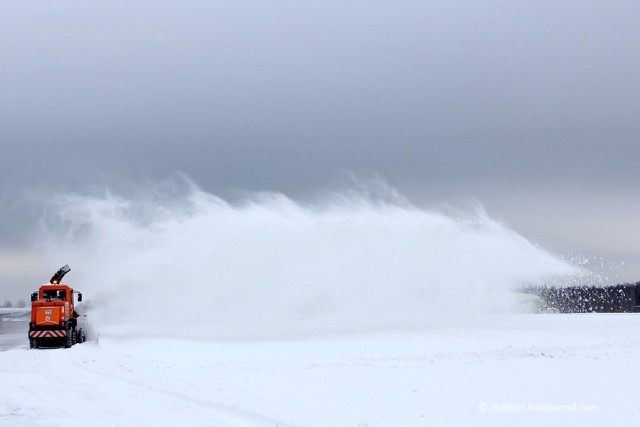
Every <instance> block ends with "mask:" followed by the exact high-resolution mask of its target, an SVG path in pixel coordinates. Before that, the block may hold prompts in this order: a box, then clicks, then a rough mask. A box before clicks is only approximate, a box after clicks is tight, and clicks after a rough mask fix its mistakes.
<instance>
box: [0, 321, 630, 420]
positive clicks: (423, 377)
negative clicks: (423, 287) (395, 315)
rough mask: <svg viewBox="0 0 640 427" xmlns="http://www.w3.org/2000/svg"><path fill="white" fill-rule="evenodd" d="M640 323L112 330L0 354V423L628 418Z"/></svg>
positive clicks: (525, 322) (590, 322)
mask: <svg viewBox="0 0 640 427" xmlns="http://www.w3.org/2000/svg"><path fill="white" fill-rule="evenodd" d="M638 328H640V316H635V315H513V316H493V317H488V318H484V319H483V320H480V321H478V322H477V324H476V325H474V326H464V325H459V326H455V327H453V326H452V327H438V328H434V329H432V330H422V331H388V332H376V333H370V334H361V335H352V336H345V335H343V336H327V337H310V338H307V339H302V340H291V341H286V340H282V341H273V340H271V341H236V342H234V341H227V342H198V341H187V340H179V339H171V338H145V337H128V338H124V337H123V336H122V335H121V334H119V333H118V332H117V330H114V331H113V332H112V333H111V334H102V335H100V338H99V341H98V343H96V342H95V341H93V342H88V343H86V344H83V345H77V346H75V347H73V348H72V349H69V350H62V349H60V350H28V349H26V348H24V347H26V345H25V346H23V347H22V348H16V349H12V350H9V351H4V352H0V366H2V368H1V369H2V383H3V387H2V388H1V389H0V424H2V425H16V426H32V425H35V426H39V425H40V426H48V425H62V424H63V423H65V422H66V421H69V420H73V421H74V424H75V425H87V426H89V425H91V426H96V425H97V426H103V425H104V426H111V425H123V426H124V425H142V424H147V423H151V424H153V425H174V424H180V425H196V426H197V425H201V426H216V425H219V426H253V425H257V426H263V425H265V426H275V425H279V426H392V425H393V426H431V425H487V426H494V425H518V426H534V425H536V426H538V425H577V424H579V425H594V426H596V425H599V426H601V425H620V424H629V423H632V422H633V420H634V419H636V418H637V417H638V416H639V415H640V414H639V412H640V411H638V409H636V408H637V405H636V399H635V397H634V396H635V387H636V386H637V384H638V379H640V374H639V372H638V370H637V361H638V360H639V358H640V346H639V344H640V337H639V335H638V333H637V331H638ZM25 344H26V339H25Z"/></svg>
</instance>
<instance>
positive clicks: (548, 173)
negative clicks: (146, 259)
mask: <svg viewBox="0 0 640 427" xmlns="http://www.w3.org/2000/svg"><path fill="white" fill-rule="evenodd" d="M639 22H640V3H639V2H637V1H602V2H584V1H577V0H576V1H558V0H553V1H542V0H537V1H475V0H462V1H437V2H436V1H425V0H422V1H408V0H407V1H372V0H367V1H364V0H362V1H361V0H352V1H347V2H345V1H328V0H323V1H257V0H256V1H238V0H235V1H184V0H182V1H172V2H168V1H157V0H154V1H113V0H111V1H95V2H93V1H92V2H70V1H38V2H24V1H22V2H20V1H0V148H1V149H2V152H1V153H0V180H1V182H2V190H1V191H2V193H1V194H0V196H1V197H2V199H0V200H3V205H4V206H3V208H2V210H1V212H2V219H1V220H0V232H1V233H2V234H1V235H0V238H2V246H4V247H9V248H11V247H14V246H15V245H18V244H19V243H20V234H21V231H20V230H24V228H25V227H27V228H28V227H29V224H28V222H25V221H24V220H21V218H23V215H22V213H21V212H20V211H19V209H18V210H16V209H15V208H10V206H11V201H12V200H15V198H16V197H19V195H20V194H23V193H24V192H25V191H28V190H29V189H32V188H39V189H42V188H46V189H50V190H51V191H52V192H55V191H69V190H71V191H81V190H82V188H83V187H85V186H87V185H92V184H106V185H114V186H117V185H122V183H123V182H126V181H132V182H135V181H137V180H145V179H161V178H165V177H167V176H168V175H170V174H171V173H172V172H175V171H182V172H185V173H186V174H188V175H189V176H191V177H192V178H193V179H194V180H195V181H196V182H197V183H198V184H199V185H200V186H201V187H202V188H203V189H205V190H207V191H211V192H215V193H218V194H223V195H224V194H228V193H229V192H233V191H235V190H250V191H251V190H273V191H281V192H284V193H285V194H288V195H290V196H292V197H294V198H296V197H305V196H306V195H308V194H310V193H313V192H314V191H318V190H320V189H322V188H326V187H330V186H333V185H336V182H339V181H340V180H341V179H342V177H344V175H345V173H347V172H353V173H355V174H356V175H359V176H364V177H367V176H371V175H372V174H377V175H379V176H382V177H384V178H385V179H386V180H387V181H388V182H389V183H390V184H391V185H393V186H395V187H397V188H398V189H399V190H400V191H401V192H403V193H405V194H406V195H407V196H408V197H409V198H411V199H412V200H414V201H415V202H416V203H418V204H420V205H422V206H429V205H431V204H435V203H439V202H441V201H443V200H445V201H446V200H453V199H456V198H458V197H475V198H477V199H478V200H480V202H482V203H483V204H484V205H485V207H486V208H487V210H488V211H489V213H490V215H491V216H492V217H494V218H498V219H500V220H502V221H504V222H506V223H508V224H510V225H511V226H512V227H513V228H514V229H515V230H516V231H518V232H520V233H521V234H523V235H524V236H526V237H527V238H529V239H530V240H532V241H534V242H537V243H540V244H541V245H542V246H543V247H546V248H548V249H550V250H552V251H554V252H556V253H568V252H575V251H580V252H584V253H587V254H590V255H594V256H602V257H604V258H605V259H606V260H609V261H616V262H617V261H624V262H625V263H626V265H625V267H624V268H623V270H621V272H620V276H619V279H620V281H637V280H640V244H638V241H639V240H640V239H639V237H640V232H639V230H640V219H638V218H639V212H640V187H639V185H638V184H639V180H638V177H637V174H638V172H637V170H638V167H637V161H638V159H639V158H640V141H639V139H638V136H639V135H640V119H639V118H638V113H639V111H640V108H639V107H640V77H639V76H640V25H638V23H639ZM5 264H7V262H5Z"/></svg>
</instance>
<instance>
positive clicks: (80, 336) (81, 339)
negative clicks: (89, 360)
mask: <svg viewBox="0 0 640 427" xmlns="http://www.w3.org/2000/svg"><path fill="white" fill-rule="evenodd" d="M86 340H87V337H86V336H85V335H84V329H82V328H80V329H78V338H77V341H78V344H82V343H83V342H85V341H86Z"/></svg>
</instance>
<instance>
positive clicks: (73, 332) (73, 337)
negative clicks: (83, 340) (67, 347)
mask: <svg viewBox="0 0 640 427" xmlns="http://www.w3.org/2000/svg"><path fill="white" fill-rule="evenodd" d="M70 335H71V345H76V344H77V343H78V336H77V335H76V330H75V328H74V329H71V331H70Z"/></svg>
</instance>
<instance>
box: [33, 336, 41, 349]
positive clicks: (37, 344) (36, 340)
mask: <svg viewBox="0 0 640 427" xmlns="http://www.w3.org/2000/svg"><path fill="white" fill-rule="evenodd" d="M34 341H35V344H36V347H35V348H40V340H39V339H38V338H36V339H34Z"/></svg>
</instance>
